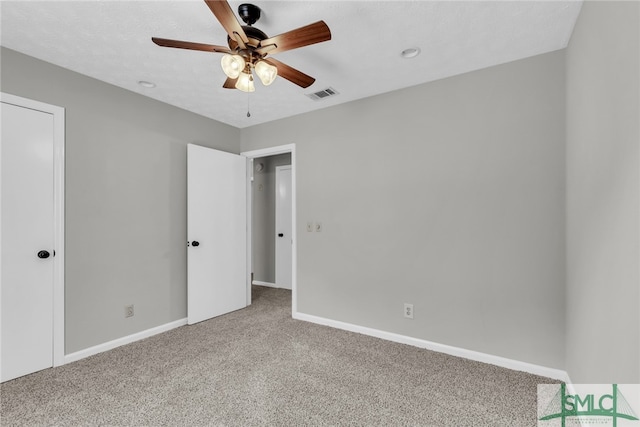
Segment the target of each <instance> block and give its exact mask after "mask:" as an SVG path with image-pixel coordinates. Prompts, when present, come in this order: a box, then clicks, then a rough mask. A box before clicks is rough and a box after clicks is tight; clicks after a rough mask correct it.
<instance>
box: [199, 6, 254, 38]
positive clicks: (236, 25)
mask: <svg viewBox="0 0 640 427" xmlns="http://www.w3.org/2000/svg"><path fill="white" fill-rule="evenodd" d="M204 2H205V3H206V4H207V6H209V9H211V12H213V14H214V15H215V17H216V18H217V19H218V21H220V24H221V25H222V28H224V30H225V31H226V32H227V34H229V37H231V39H232V40H238V37H237V36H236V34H237V35H238V36H239V37H240V40H241V41H242V42H244V43H245V44H246V43H249V39H247V35H246V34H245V33H244V30H243V29H242V25H240V22H238V18H236V15H234V14H233V11H232V10H231V6H229V3H227V2H226V0H204ZM238 44H241V43H238Z"/></svg>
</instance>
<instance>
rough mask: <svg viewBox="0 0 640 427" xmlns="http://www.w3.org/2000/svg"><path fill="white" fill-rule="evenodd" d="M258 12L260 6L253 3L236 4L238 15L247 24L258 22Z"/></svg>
mask: <svg viewBox="0 0 640 427" xmlns="http://www.w3.org/2000/svg"><path fill="white" fill-rule="evenodd" d="M260 12H261V10H260V8H259V7H258V6H256V5H254V4H249V3H243V4H241V5H240V6H238V15H239V16H240V18H241V19H242V20H243V21H244V22H245V23H246V24H247V25H249V26H251V25H253V24H255V23H256V22H258V19H260Z"/></svg>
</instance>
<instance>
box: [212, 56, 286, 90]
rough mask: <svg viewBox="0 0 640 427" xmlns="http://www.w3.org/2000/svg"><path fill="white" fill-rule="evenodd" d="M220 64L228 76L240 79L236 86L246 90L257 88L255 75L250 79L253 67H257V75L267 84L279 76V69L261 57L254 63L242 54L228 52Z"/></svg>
mask: <svg viewBox="0 0 640 427" xmlns="http://www.w3.org/2000/svg"><path fill="white" fill-rule="evenodd" d="M220 65H221V66H222V71H224V73H225V74H226V75H227V77H229V78H230V79H238V82H237V83H236V86H235V87H236V88H237V89H240V90H242V91H244V92H253V91H254V90H255V87H254V85H253V77H251V78H250V79H249V77H250V76H251V68H253V69H255V71H256V75H257V76H258V78H259V79H260V81H261V82H262V84H263V85H265V86H269V85H270V84H271V83H273V81H274V80H275V79H276V77H277V76H278V69H277V68H276V67H274V66H273V65H271V64H269V63H267V62H266V61H263V60H261V59H260V60H258V61H257V62H256V63H255V64H252V63H251V62H249V61H246V62H245V59H244V58H243V57H242V56H240V55H230V54H228V53H227V54H225V55H224V56H223V57H222V60H221V61H220ZM243 76H244V77H243ZM247 79H249V80H247ZM240 80H242V82H240ZM249 81H250V83H249ZM241 88H242V89H241ZM245 89H248V90H245Z"/></svg>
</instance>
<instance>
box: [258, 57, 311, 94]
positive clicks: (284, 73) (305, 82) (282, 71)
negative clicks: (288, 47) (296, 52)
mask: <svg viewBox="0 0 640 427" xmlns="http://www.w3.org/2000/svg"><path fill="white" fill-rule="evenodd" d="M263 61H265V62H267V63H268V64H271V65H273V66H274V67H276V68H277V69H278V75H279V76H280V77H282V78H283V79H286V80H289V81H290V82H291V83H293V84H297V85H298V86H300V87H302V88H307V87H309V86H311V85H312V84H313V82H315V81H316V79H314V78H313V77H311V76H308V75H306V74H305V73H303V72H302V71H298V70H296V69H295V68H293V67H290V66H288V65H287V64H285V63H283V62H280V61H278V60H277V59H273V58H265V59H263Z"/></svg>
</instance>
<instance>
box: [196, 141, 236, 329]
mask: <svg viewBox="0 0 640 427" xmlns="http://www.w3.org/2000/svg"><path fill="white" fill-rule="evenodd" d="M246 190H247V159H246V158H245V157H242V156H238V155H236V154H231V153H226V152H222V151H218V150H213V149H210V148H206V147H200V146H197V145H192V144H189V145H188V146H187V206H188V207H187V217H188V219H187V236H188V237H187V239H188V246H189V247H188V248H187V277H188V279H187V281H188V284H187V321H188V323H189V324H194V323H197V322H201V321H203V320H207V319H210V318H212V317H216V316H220V315H222V314H225V313H228V312H231V311H235V310H238V309H241V308H244V307H246V305H247V283H246V281H247V193H246ZM195 242H197V243H195Z"/></svg>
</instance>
